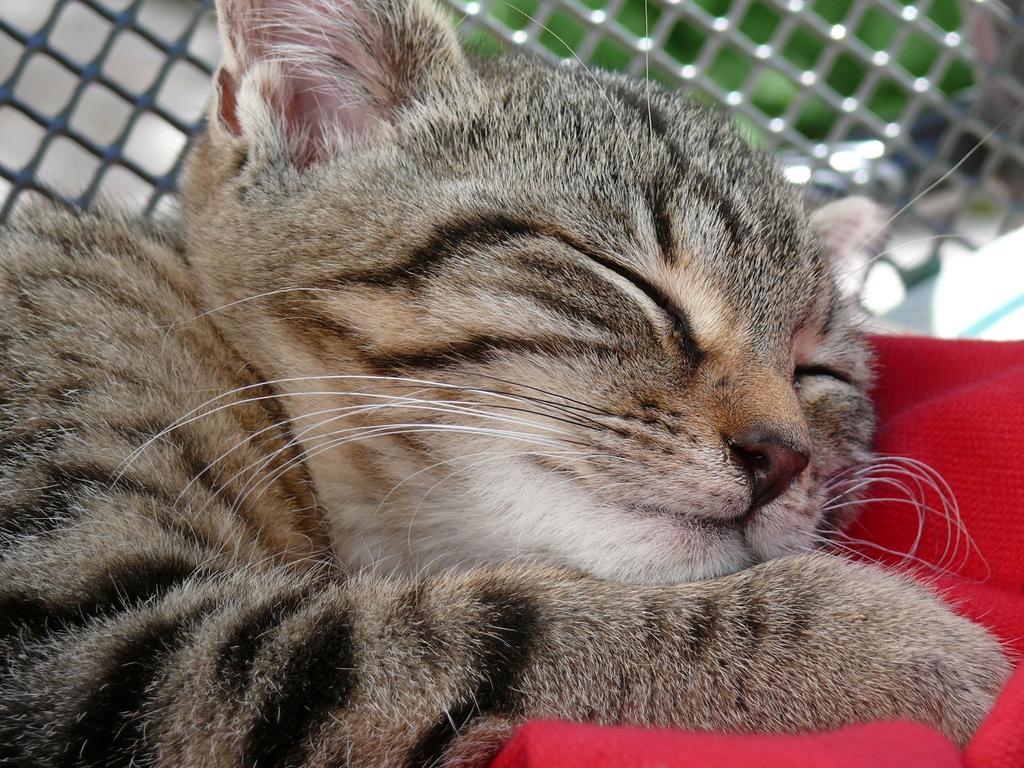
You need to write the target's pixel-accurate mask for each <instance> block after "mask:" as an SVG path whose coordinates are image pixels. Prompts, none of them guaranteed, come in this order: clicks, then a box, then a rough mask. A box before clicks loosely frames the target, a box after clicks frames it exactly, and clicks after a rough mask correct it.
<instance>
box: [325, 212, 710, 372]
mask: <svg viewBox="0 0 1024 768" xmlns="http://www.w3.org/2000/svg"><path fill="white" fill-rule="evenodd" d="M465 221H466V220H465V219H460V220H459V222H457V223H456V224H455V225H453V229H452V230H451V234H449V235H448V236H446V237H445V238H444V243H445V246H444V249H443V250H442V251H440V252H439V253H427V252H425V251H423V249H417V253H421V256H419V257H416V258H419V259H420V261H418V262H415V261H414V260H413V259H410V260H407V261H404V262H403V265H404V266H395V267H393V268H389V269H387V270H383V271H380V270H374V271H363V272H354V273H346V274H345V275H342V276H339V277H337V278H332V281H331V282H333V283H334V284H338V283H342V284H344V283H349V284H351V283H358V284H362V285H373V286H380V287H390V286H392V285H395V284H396V283H401V282H404V281H407V280H409V279H410V278H418V277H423V276H425V275H427V274H429V273H430V271H431V270H432V269H433V267H435V266H437V265H439V264H442V263H443V262H444V260H445V259H446V258H448V257H449V256H450V255H452V254H454V253H456V252H457V249H458V248H469V247H474V246H476V247H479V246H480V245H481V244H489V245H494V244H498V243H502V242H508V240H510V239H513V238H518V237H521V238H548V239H551V240H556V241H558V242H560V243H562V244H563V245H566V246H568V247H569V248H571V249H572V250H574V251H576V252H577V253H579V254H581V255H583V256H585V257H586V258H587V259H589V260H590V261H592V262H594V263H596V264H599V265H601V266H602V267H604V268H605V269H608V270H610V271H612V272H614V273H615V274H617V275H619V276H620V277H622V278H623V279H625V280H626V281H628V282H630V283H632V284H633V285H634V286H636V287H637V288H639V289H640V291H641V292H642V293H644V294H645V295H646V296H647V297H648V298H649V299H650V300H651V301H653V302H654V303H655V304H656V305H657V306H658V307H659V308H661V309H662V310H663V311H664V312H665V313H666V314H667V315H668V316H669V317H670V318H671V320H672V326H673V332H674V333H675V335H676V336H677V337H678V339H679V342H680V347H681V349H682V350H683V352H684V353H685V355H686V357H687V360H688V361H689V362H690V363H691V364H692V365H697V364H699V363H700V361H701V359H703V352H702V351H701V349H700V348H699V347H698V345H697V342H696V340H695V339H694V336H693V333H692V327H691V324H690V321H689V318H688V317H687V315H686V313H685V312H684V311H683V309H682V308H680V307H679V306H677V305H676V303H675V302H674V301H673V300H672V299H671V297H670V296H669V295H668V294H667V293H666V292H665V291H664V290H662V289H661V288H659V287H658V286H656V285H655V284H654V283H652V282H650V281H649V280H648V279H647V278H645V277H643V276H642V275H640V274H639V273H638V272H636V271H635V270H633V269H630V268H629V267H627V266H625V265H624V264H621V263H619V262H618V261H615V260H613V259H611V258H608V257H607V256H605V255H604V254H603V253H601V252H600V251H599V250H597V249H595V248H594V247H592V246H591V245H590V244H588V243H585V242H583V241H581V240H579V239H578V238H576V237H574V236H573V235H570V234H568V233H566V232H564V231H562V230H560V229H557V228H554V227H551V226H546V225H544V224H542V223H538V224H531V223H529V222H526V221H524V220H522V219H517V218H513V217H508V216H500V217H492V218H486V219H481V221H482V222H483V224H482V226H483V229H482V230H480V231H475V230H472V229H469V228H467V227H466V226H465ZM444 229H445V227H444V226H443V225H442V226H439V227H438V229H437V231H441V230H444ZM431 242H432V243H435V245H436V244H437V243H439V242H440V240H439V238H438V237H437V236H436V235H435V237H433V238H432V239H431ZM452 249H456V250H452ZM569 344H570V342H569V340H568V339H563V340H557V343H556V344H555V345H552V344H551V340H539V339H522V338H513V337H509V338H497V337H488V338H486V339H484V338H478V339H470V340H469V341H464V342H460V343H457V344H454V345H447V346H446V347H445V348H444V349H436V350H428V351H425V352H421V351H416V352H401V353H393V354H391V355H384V354H377V355H374V356H373V357H371V358H369V359H368V360H367V362H369V363H370V364H371V365H373V366H374V367H375V368H377V369H378V370H381V371H395V370H401V369H410V368H421V369H422V368H441V367H445V366H447V365H450V364H452V363H453V362H455V361H457V360H461V361H467V360H468V361H471V362H483V361H484V360H485V359H488V358H490V357H493V355H494V353H495V352H496V351H498V350H501V349H506V350H519V351H533V352H542V353H545V354H554V355H556V356H557V355H558V354H560V353H564V351H565V350H566V349H567V347H568V346H569Z"/></svg>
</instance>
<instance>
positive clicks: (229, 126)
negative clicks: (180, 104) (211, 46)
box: [214, 0, 466, 167]
mask: <svg viewBox="0 0 1024 768" xmlns="http://www.w3.org/2000/svg"><path fill="white" fill-rule="evenodd" d="M217 12H218V17H219V24H220V34H221V41H222V45H223V50H224V59H223V63H222V65H221V69H220V71H219V72H218V73H217V77H216V80H215V85H216V91H217V93H216V97H217V102H216V105H215V109H214V112H215V116H216V119H217V121H218V124H219V126H221V127H222V128H224V129H226V130H227V131H228V132H230V133H231V134H233V135H235V136H237V137H241V138H243V139H246V140H248V141H253V142H266V141H273V140H274V139H275V138H276V139H278V140H283V141H284V142H285V143H286V144H287V149H288V151H289V153H290V155H291V158H292V160H293V161H294V162H295V163H296V164H297V165H299V166H300V167H305V166H308V165H310V164H311V163H314V162H316V161H317V160H320V159H323V157H324V156H325V155H327V154H329V153H331V152H334V151H338V150H339V149H340V148H343V147H344V145H345V144H346V142H350V141H353V140H359V139H360V138H364V137H367V136H368V135H370V134H372V133H375V132H379V131H387V130H389V129H390V130H394V127H395V123H396V119H397V116H398V115H399V114H400V112H401V110H402V109H403V108H405V107H407V106H408V105H409V104H411V103H412V102H414V101H416V100H417V99H419V98H422V97H424V96H426V95H427V94H428V93H430V92H431V91H433V90H436V89H438V88H443V87H444V86H445V85H446V84H448V83H450V82H452V81H453V80H454V79H455V78H458V77H459V76H460V74H461V73H463V72H464V71H465V69H466V65H465V60H464V58H463V54H462V51H461V49H460V48H459V45H458V42H457V40H456V38H455V35H454V33H453V31H452V29H451V27H450V25H449V24H448V22H447V20H446V19H445V18H444V17H443V16H442V15H441V14H440V13H439V12H438V11H437V10H436V9H435V8H434V6H433V5H432V3H431V2H430V0H218V3H217Z"/></svg>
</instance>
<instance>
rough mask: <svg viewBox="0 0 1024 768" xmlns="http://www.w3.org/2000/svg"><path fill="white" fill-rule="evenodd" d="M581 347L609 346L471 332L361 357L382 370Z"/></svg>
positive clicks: (597, 348)
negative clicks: (459, 337) (433, 344)
mask: <svg viewBox="0 0 1024 768" xmlns="http://www.w3.org/2000/svg"><path fill="white" fill-rule="evenodd" d="M582 349H586V350H587V351H594V352H596V353H599V354H600V353H602V352H606V351H608V348H607V347H603V346H596V345H592V344H588V345H586V346H582V345H580V344H579V342H577V341H576V340H574V339H571V338H568V337H558V336H538V337H534V338H524V337H519V336H474V337H471V338H468V339H465V340H463V341H456V342H452V343H448V344H444V345H442V346H439V347H425V348H423V349H415V350H406V351H403V350H395V351H393V352H387V351H383V352H376V353H373V354H371V355H367V356H366V357H364V358H363V359H364V360H365V361H366V363H367V364H368V365H370V366H371V367H372V368H373V369H374V370H376V371H378V372H380V373H382V374H383V373H395V372H400V371H406V370H432V369H436V368H447V367H449V366H451V365H454V364H456V363H486V362H489V361H491V360H493V359H494V358H495V357H497V356H499V355H501V354H502V353H503V352H511V353H513V354H540V355H547V356H549V357H557V358H561V357H565V356H566V355H569V354H572V353H574V352H578V351H580V350H582Z"/></svg>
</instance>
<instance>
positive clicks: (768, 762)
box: [491, 337, 1024, 768]
mask: <svg viewBox="0 0 1024 768" xmlns="http://www.w3.org/2000/svg"><path fill="white" fill-rule="evenodd" d="M874 344H875V348H876V351H877V354H878V371H879V379H878V386H877V387H876V390H875V392H874V399H875V403H876V406H877V410H878V416H879V430H878V437H877V441H876V445H877V448H878V450H879V451H880V452H882V453H887V454H893V455H899V456H905V457H912V458H914V459H917V460H920V461H923V462H926V463H927V464H929V465H930V466H932V467H933V468H934V469H935V470H936V471H937V472H938V473H939V475H941V477H942V478H944V479H945V480H946V482H948V484H949V486H950V487H951V489H952V491H953V493H954V494H955V496H956V499H957V502H958V504H959V509H960V513H961V515H962V517H963V520H964V523H965V525H966V527H967V529H968V531H969V532H970V534H971V536H972V537H973V540H974V543H975V544H976V545H977V550H980V551H981V552H983V553H984V556H985V557H984V559H982V558H981V557H979V556H978V555H977V551H976V550H975V551H970V552H968V551H967V549H966V540H965V538H964V537H963V536H961V538H960V541H959V544H958V545H957V546H955V547H953V546H949V547H947V542H950V541H951V540H952V534H953V533H954V531H952V530H951V529H948V528H947V526H946V522H945V520H944V519H943V518H942V517H940V516H939V515H938V514H935V513H929V514H928V515H927V517H926V525H925V528H924V532H923V535H922V538H921V541H920V542H919V545H918V547H917V549H916V557H918V558H920V560H921V561H923V562H924V563H930V564H932V565H942V566H944V568H945V571H946V573H943V574H941V575H937V573H936V570H935V569H934V568H927V567H920V563H918V564H917V566H918V567H915V568H914V570H915V572H916V573H917V574H918V575H919V576H920V578H922V579H924V580H926V581H928V582H929V583H930V584H932V585H933V586H934V587H935V588H936V589H938V590H939V591H940V593H941V594H942V595H943V597H944V598H945V599H946V600H947V601H948V602H949V604H950V605H951V606H953V608H954V609H955V610H957V611H958V612H960V613H962V614H963V615H965V616H968V617H970V618H971V619H973V620H975V621H978V622H980V623H982V624H984V625H986V626H987V627H988V628H989V629H990V630H991V631H992V632H994V633H995V634H996V635H997V636H998V637H999V638H1000V639H1001V640H1002V641H1003V642H1004V643H1005V644H1006V647H1007V648H1008V649H1009V650H1010V651H1011V653H1012V654H1014V655H1015V656H1022V657H1024V461H1022V459H1021V451H1020V441H1021V439H1022V438H1024V342H1013V343H992V342H975V341H956V342H949V341H940V340H935V339H923V338H910V337H878V338H876V339H875V340H874ZM893 476H894V477H898V475H893ZM892 491H893V489H892V487H890V488H889V489H888V490H886V488H885V487H878V488H876V489H874V490H873V491H872V494H873V495H874V496H875V498H876V499H878V500H877V501H874V502H873V503H872V504H870V505H868V506H866V507H865V509H864V512H863V513H862V516H861V518H860V520H859V522H858V523H857V525H856V526H855V528H854V529H853V530H852V531H851V534H852V535H853V536H855V537H857V538H862V539H864V540H865V541H866V542H867V543H865V544H863V545H860V546H859V547H858V549H859V551H860V552H861V553H862V554H863V555H865V556H869V557H871V558H873V559H878V560H883V561H885V562H889V563H892V564H893V565H904V566H905V565H906V562H905V561H904V562H903V563H901V560H902V558H901V557H900V556H899V554H898V553H905V552H907V550H908V549H909V548H910V547H911V545H912V543H913V541H914V539H915V536H916V534H917V530H918V513H917V510H916V509H915V508H914V507H913V506H911V505H909V504H907V503H905V502H904V503H901V502H896V501H884V500H882V499H885V498H887V497H888V498H893V497H898V496H899V495H900V494H896V493H893V492H892ZM924 498H926V499H927V501H928V503H929V505H930V506H931V507H933V508H935V509H941V504H940V497H939V496H938V495H937V494H935V493H934V492H932V491H926V492H925V494H924ZM876 545H877V546H876ZM878 546H881V547H884V548H886V549H888V550H892V552H893V553H897V554H887V553H886V552H884V551H883V550H881V549H879V548H878ZM944 552H945V556H944ZM965 554H966V555H967V556H966V557H965ZM954 555H955V556H954ZM986 561H987V565H986ZM1015 661H1016V659H1015ZM750 765H756V766H758V768H803V766H807V767H808V768H810V767H811V766H814V768H887V767H888V766H892V768H947V767H949V768H954V767H955V768H1024V665H1019V667H1018V670H1017V672H1016V674H1015V675H1014V677H1013V678H1012V679H1011V680H1010V682H1009V684H1008V685H1007V686H1006V689H1005V690H1004V691H1003V693H1002V694H1001V695H1000V697H999V699H998V700H997V702H996V704H995V706H994V708H993V710H992V712H991V713H990V714H989V717H988V719H987V720H986V721H985V722H984V723H983V724H982V726H981V728H980V729H979V730H978V733H977V734H976V735H975V737H974V739H973V741H971V743H970V744H969V745H968V746H967V748H966V749H965V750H964V751H963V752H962V753H961V752H959V751H958V750H957V749H956V748H955V747H954V746H953V745H952V744H950V742H949V741H947V740H946V738H945V737H944V736H942V735H941V734H940V733H938V732H937V731H934V730H932V729H930V728H928V727H925V726H923V725H919V724H916V723H909V722H880V723H871V724H869V725H862V726H856V727H851V728H846V729H843V730H840V731H836V732H833V733H825V734H814V735H806V736H763V735H755V736H735V735H722V734H709V733H688V732H685V731H664V730H661V731H659V730H648V729H640V728H601V727H597V726H590V725H574V724H569V723H556V722H533V723H529V724H527V725H526V726H525V727H523V728H520V729H519V730H518V731H517V732H516V734H515V735H514V736H513V738H512V740H511V741H510V742H509V743H508V744H507V745H506V747H505V749H504V750H503V751H502V753H501V754H500V755H499V756H498V757H497V759H495V761H494V763H493V764H492V766H491V768H641V767H643V768H653V766H659V768H712V766H713V767H714V768H733V766H736V767H737V768H738V767H739V766H744V767H746V766H750Z"/></svg>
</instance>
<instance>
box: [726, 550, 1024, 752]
mask: <svg viewBox="0 0 1024 768" xmlns="http://www.w3.org/2000/svg"><path fill="white" fill-rule="evenodd" d="M733 579H734V580H736V582H738V583H740V584H737V585H736V587H738V588H739V589H737V590H736V592H737V594H740V595H742V594H744V593H745V594H748V595H750V594H751V593H752V592H755V591H756V593H757V596H758V597H757V599H758V600H759V601H760V604H761V605H767V606H771V610H770V618H769V624H770V626H771V628H772V631H771V632H770V633H768V637H767V638H766V642H765V643H764V644H763V646H762V647H761V651H762V652H763V653H765V654H766V655H767V658H762V659H759V660H758V663H757V664H756V668H755V669H756V672H758V673H760V674H761V675H763V678H761V679H760V680H759V681H758V687H760V686H761V685H764V686H765V687H766V688H768V687H769V686H771V685H773V684H774V685H775V686H776V687H780V688H782V689H783V690H784V695H778V696H776V697H775V698H774V700H773V701H772V703H773V705H774V706H775V707H776V708H777V709H778V715H777V718H778V720H779V723H775V724H773V723H771V722H770V721H771V718H772V717H773V716H772V715H771V714H768V715H767V716H766V717H767V720H768V722H767V723H766V724H767V725H769V727H775V726H777V727H782V728H785V727H788V726H786V725H785V724H786V723H796V722H799V721H801V720H803V721H804V722H805V724H806V725H805V727H807V728H809V729H814V730H817V729H825V728H834V727H839V726H842V725H846V724H850V723H855V722H867V721H873V720H891V719H907V720H914V721H918V722H922V723H925V724H927V725H931V726H934V727H936V728H938V729H940V730H941V731H942V732H944V733H945V734H946V735H947V736H949V738H950V739H952V740H953V741H955V742H956V743H958V744H964V743H966V742H967V741H968V740H969V739H970V737H971V735H972V734H973V733H974V731H975V730H976V728H977V727H978V725H979V724H980V722H981V721H982V719H984V717H985V715H986V714H987V713H988V711H989V710H990V709H991V707H992V703H993V701H994V699H995V696H996V695H997V693H998V692H999V690H1000V689H1001V687H1002V685H1004V684H1005V682H1006V681H1007V679H1008V678H1009V676H1010V671H1011V668H1010V665H1009V663H1008V660H1007V657H1006V655H1005V654H1004V652H1002V649H1001V648H1000V646H999V644H998V642H997V641H996V640H995V639H994V638H993V637H992V636H991V635H989V634H988V633H987V632H986V631H985V629H984V628H982V627H981V626H979V625H976V624H973V623H972V622H970V621H968V620H966V618H963V617H962V616H958V615H956V614H955V613H954V612H953V611H952V610H951V609H950V608H949V607H948V606H946V605H945V604H944V603H943V602H942V601H941V600H940V599H939V597H938V596H937V595H936V594H935V593H933V592H932V591H930V590H929V589H926V588H925V587H923V586H921V585H919V584H916V583H914V582H911V581H910V580H908V579H906V578H903V577H900V575H897V574H895V573H892V572H888V571H886V570H883V569H881V568H878V567H873V566H868V565H863V564H857V563H853V562H850V561H848V560H844V559H842V558H838V557H827V556H824V555H805V556H798V557H791V558H781V559H778V560H772V561H769V562H766V563H763V564H761V565H759V566H756V567H754V568H751V569H749V570H746V571H742V572H740V573H737V574H735V575H734V577H733ZM743 583H745V584H743ZM742 602H743V601H742V600H737V602H736V608H737V610H740V609H742V607H743V606H742V605H741V603H742ZM759 677H760V675H759ZM769 695H771V694H769Z"/></svg>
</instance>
